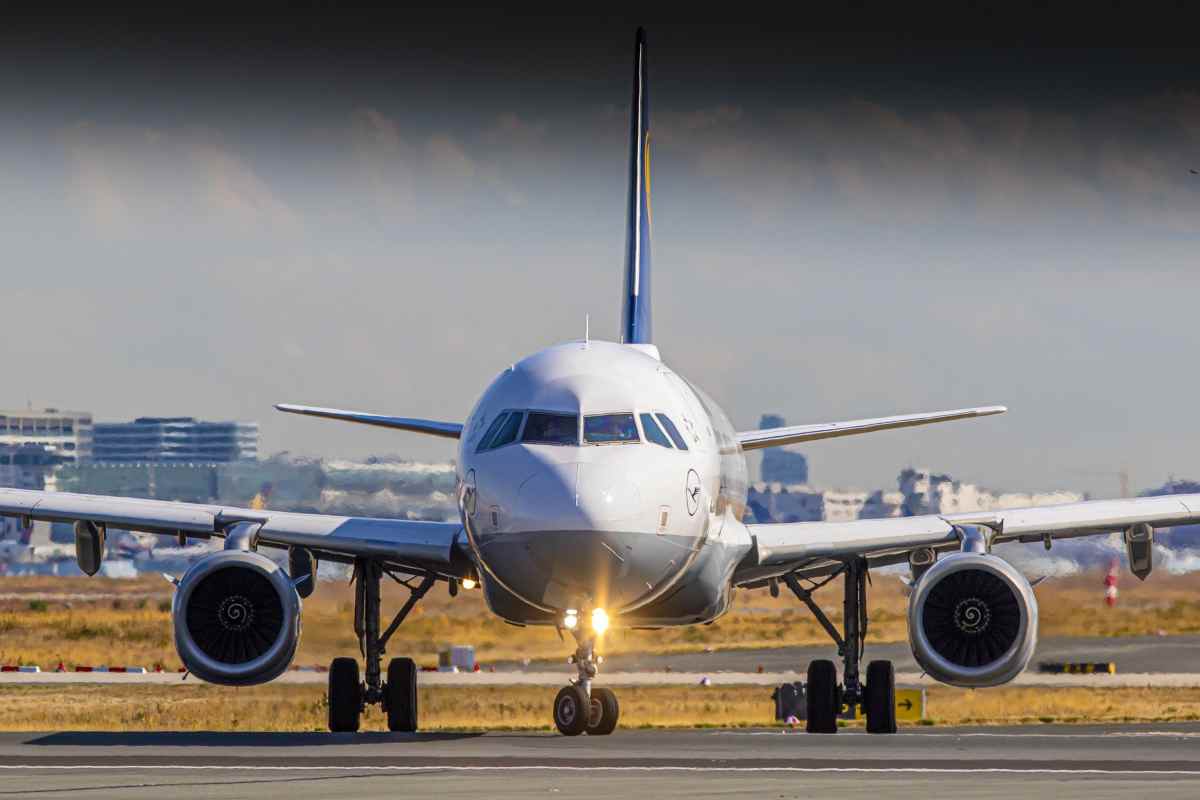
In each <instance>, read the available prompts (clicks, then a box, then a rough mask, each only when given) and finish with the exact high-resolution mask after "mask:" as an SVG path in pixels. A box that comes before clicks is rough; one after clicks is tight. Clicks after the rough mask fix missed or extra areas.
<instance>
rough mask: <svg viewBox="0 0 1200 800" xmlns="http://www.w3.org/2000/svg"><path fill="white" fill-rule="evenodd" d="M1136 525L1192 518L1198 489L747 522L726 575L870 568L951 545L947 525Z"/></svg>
mask: <svg viewBox="0 0 1200 800" xmlns="http://www.w3.org/2000/svg"><path fill="white" fill-rule="evenodd" d="M1138 523H1147V524H1149V525H1150V526H1152V527H1154V528H1162V527H1169V526H1174V525H1189V524H1195V523H1200V494H1178V495H1166V496H1163V497H1139V498H1135V499H1131V500H1094V501H1089V502H1084V503H1066V504H1063V505H1055V506H1038V507H1035V508H1014V509H1003V510H997V511H984V512H966V513H961V514H946V515H944V516H937V515H927V516H920V517H892V518H887V519H861V520H854V521H852V522H788V523H778V524H773V523H765V524H751V525H748V526H747V527H748V528H749V529H750V533H751V535H752V536H753V537H754V549H753V550H752V552H751V554H750V556H749V557H748V558H747V560H746V561H744V562H743V563H742V566H741V567H739V569H738V572H737V574H736V575H735V577H734V580H735V582H736V583H737V584H739V585H745V584H748V583H753V582H754V581H756V580H764V579H767V578H771V577H778V576H780V575H785V574H787V573H790V572H796V571H798V570H799V571H806V570H809V571H812V570H815V571H820V570H822V569H825V568H827V567H828V566H829V565H830V564H836V563H837V562H839V561H841V560H844V559H847V558H853V557H855V556H863V557H866V558H867V560H868V563H869V564H870V565H871V566H884V565H887V564H895V563H900V562H902V561H905V560H907V558H908V553H909V552H910V551H912V550H916V549H918V548H923V547H932V548H934V549H935V550H952V549H956V548H957V547H958V546H959V534H958V532H957V531H956V530H955V526H962V525H977V526H982V527H983V528H986V529H990V530H991V531H993V532H994V533H993V538H992V541H993V542H994V543H999V542H1012V541H1017V542H1041V541H1045V540H1046V538H1047V537H1049V538H1050V539H1051V540H1054V539H1069V538H1073V537H1077V536H1089V535H1092V534H1103V533H1112V532H1115V531H1124V530H1126V529H1127V528H1129V527H1130V526H1132V525H1136V524H1138Z"/></svg>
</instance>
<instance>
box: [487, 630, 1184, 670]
mask: <svg viewBox="0 0 1200 800" xmlns="http://www.w3.org/2000/svg"><path fill="white" fill-rule="evenodd" d="M836 652H837V651H836V650H835V648H834V647H833V646H832V645H823V646H803V647H774V648H765V649H755V650H736V649H717V650H714V651H713V652H711V653H706V652H695V653H673V654H670V655H646V654H632V655H612V656H607V657H605V659H604V671H605V672H609V671H611V672H661V671H663V670H665V669H667V668H668V667H669V668H670V669H671V670H672V671H677V672H701V673H702V672H714V671H722V672H756V671H757V670H758V668H759V667H760V666H761V667H762V668H763V671H764V672H778V673H782V672H789V671H793V670H795V671H803V670H804V669H805V667H806V665H807V664H808V662H809V661H812V660H813V659H817V658H834V656H835V655H836ZM873 658H886V659H888V660H890V661H892V662H893V663H894V664H895V666H896V671H897V672H915V673H919V672H920V671H921V670H920V668H919V667H918V666H917V662H916V661H915V660H914V659H913V655H912V650H911V648H910V647H909V645H908V643H907V642H889V643H885V644H878V643H875V642H868V644H867V653H866V657H865V659H866V660H870V659H873ZM1040 661H1067V662H1073V661H1103V662H1107V661H1111V662H1114V663H1115V664H1116V665H1117V674H1118V675H1122V674H1126V673H1155V672H1166V673H1198V674H1200V636H1129V637H1119V638H1103V637H1079V638H1047V639H1043V640H1041V641H1039V642H1038V647H1037V650H1036V651H1035V652H1034V655H1033V660H1032V662H1031V663H1030V668H1031V669H1036V668H1037V664H1038V662H1040ZM561 663H562V662H561V660H559V661H533V662H531V663H530V664H529V665H528V666H527V667H526V669H529V670H542V669H553V668H558V667H559V666H560V665H561ZM522 666H524V665H521V664H517V663H515V662H501V663H498V664H497V665H496V669H497V671H510V670H515V669H519V668H521V667H522Z"/></svg>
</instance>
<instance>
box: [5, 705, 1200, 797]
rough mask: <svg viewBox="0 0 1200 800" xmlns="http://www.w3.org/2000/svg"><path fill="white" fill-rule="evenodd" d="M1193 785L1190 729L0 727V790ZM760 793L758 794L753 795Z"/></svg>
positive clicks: (1195, 744) (1197, 768) (1183, 788)
mask: <svg viewBox="0 0 1200 800" xmlns="http://www.w3.org/2000/svg"><path fill="white" fill-rule="evenodd" d="M747 792H755V793H762V796H763V797H771V798H778V797H789V798H790V797H813V796H825V795H832V794H833V793H837V796H839V797H851V798H856V797H875V798H877V797H879V796H881V795H882V796H892V795H900V794H903V795H904V796H908V797H911V796H914V795H915V796H921V795H923V794H927V795H928V796H935V792H936V796H947V795H948V796H954V797H964V798H977V797H978V798H983V797H1002V796H1003V797H1012V796H1024V797H1036V796H1051V795H1053V796H1054V797H1055V798H1056V800H1066V799H1068V798H1085V797H1086V798H1110V797H1111V798H1117V797H1129V796H1131V795H1133V796H1137V797H1139V798H1158V797H1164V798H1165V797H1196V796H1198V795H1200V724H1194V723H1184V724H1175V725H1128V726H1113V725H1097V726H1081V727H1068V726H1045V727H1038V728H985V729H981V728H971V729H950V728H943V729H939V728H919V729H911V730H905V731H903V732H901V733H900V734H898V735H896V736H870V735H867V734H864V733H857V732H855V733H848V732H842V733H839V734H836V735H833V736H809V735H806V734H803V733H795V732H787V733H783V732H779V731H756V730H737V731H715V730H703V731H623V732H618V733H617V734H614V735H613V736H610V737H598V738H594V739H593V738H589V737H579V738H575V739H568V738H565V737H561V736H555V735H550V734H517V733H496V734H486V735H459V734H424V735H415V736H410V735H400V734H361V735H346V734H336V735H335V734H322V733H312V734H256V733H178V734H176V733H141V734H138V733H129V734H125V733H47V734H0V797H6V796H13V797H56V796H63V797H65V796H74V797H89V798H92V797H95V798H118V797H120V798H143V797H144V798H150V797H156V798H161V797H163V796H165V795H167V796H170V797H172V798H191V797H213V798H242V797H245V798H250V797H254V798H262V797H276V796H282V795H286V796H288V797H289V798H295V800H302V799H303V798H317V797H320V798H374V797H396V796H412V797H431V796H438V797H471V798H497V797H531V796H556V795H566V794H568V793H569V794H570V795H571V796H573V797H605V798H609V797H614V796H615V797H620V796H623V795H631V794H632V795H634V796H641V797H683V796H688V797H722V796H730V795H734V794H739V795H745V794H746V793H747ZM768 792H769V794H767V793H768Z"/></svg>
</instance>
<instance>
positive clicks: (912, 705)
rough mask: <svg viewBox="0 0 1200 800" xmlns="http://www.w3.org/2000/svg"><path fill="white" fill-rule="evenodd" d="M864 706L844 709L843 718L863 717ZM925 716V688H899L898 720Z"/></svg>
mask: <svg viewBox="0 0 1200 800" xmlns="http://www.w3.org/2000/svg"><path fill="white" fill-rule="evenodd" d="M862 718H863V714H862V707H861V706H855V707H854V709H853V710H850V709H843V710H842V719H862ZM924 718H925V690H924V689H897V690H896V721H897V722H919V721H921V720H922V719H924Z"/></svg>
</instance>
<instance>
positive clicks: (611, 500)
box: [575, 464, 642, 523]
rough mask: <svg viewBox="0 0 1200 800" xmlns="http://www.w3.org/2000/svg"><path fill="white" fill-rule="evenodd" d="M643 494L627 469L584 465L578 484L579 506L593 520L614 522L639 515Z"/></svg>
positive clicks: (576, 503) (576, 499)
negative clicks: (629, 476)
mask: <svg viewBox="0 0 1200 800" xmlns="http://www.w3.org/2000/svg"><path fill="white" fill-rule="evenodd" d="M641 502H642V497H641V494H640V493H639V492H638V489H637V486H636V485H634V483H633V482H632V481H631V480H629V478H628V475H627V473H626V472H625V471H624V470H618V469H613V468H610V467H603V466H598V465H595V464H581V465H580V466H579V473H578V479H577V481H576V484H575V505H576V507H577V508H578V509H579V513H580V514H581V515H582V516H583V517H585V518H587V519H590V520H592V521H593V522H604V523H612V522H619V521H621V520H625V519H629V518H630V517H633V516H636V515H637V513H638V509H639V507H640V506H641Z"/></svg>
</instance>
